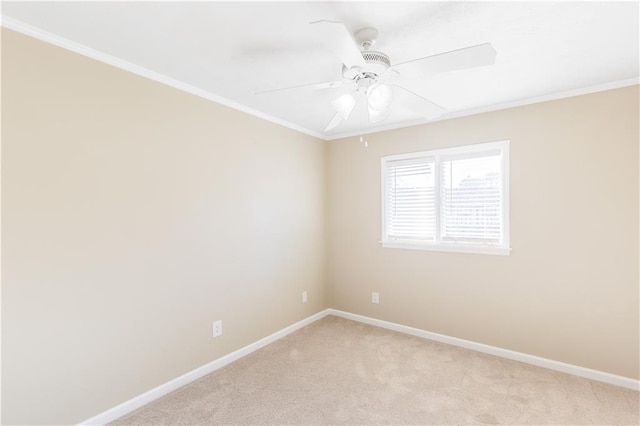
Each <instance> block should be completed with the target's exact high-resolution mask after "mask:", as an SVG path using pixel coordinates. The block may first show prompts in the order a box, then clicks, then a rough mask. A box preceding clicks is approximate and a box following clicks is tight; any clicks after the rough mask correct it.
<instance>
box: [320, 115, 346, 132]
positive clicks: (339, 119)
mask: <svg viewBox="0 0 640 426" xmlns="http://www.w3.org/2000/svg"><path fill="white" fill-rule="evenodd" d="M340 123H342V117H341V116H340V114H338V113H337V112H336V113H335V114H333V117H331V121H329V124H328V125H327V127H325V129H324V132H325V133H326V132H328V131H330V130H333V129H335V128H336V127H337V126H338V124H340Z"/></svg>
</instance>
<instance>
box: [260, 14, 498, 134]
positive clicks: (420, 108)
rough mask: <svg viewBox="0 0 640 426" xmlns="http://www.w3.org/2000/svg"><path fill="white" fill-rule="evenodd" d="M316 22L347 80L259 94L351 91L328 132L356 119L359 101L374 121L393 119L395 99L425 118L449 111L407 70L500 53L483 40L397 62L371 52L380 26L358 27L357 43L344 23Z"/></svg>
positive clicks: (337, 106)
mask: <svg viewBox="0 0 640 426" xmlns="http://www.w3.org/2000/svg"><path fill="white" fill-rule="evenodd" d="M310 24H311V25H312V26H313V28H314V29H316V30H317V31H318V32H319V34H320V35H321V36H322V37H323V38H324V39H325V40H326V42H327V45H328V46H329V47H330V49H331V50H332V51H333V53H334V54H335V55H336V56H337V57H338V58H339V59H340V61H342V64H343V65H342V76H343V79H342V80H340V81H330V82H323V83H312V84H303V85H298V86H291V87H284V88H279V89H272V90H265V91H262V92H257V93H256V94H265V93H273V92H278V91H283V90H291V89H301V88H306V89H313V90H319V89H335V88H345V89H351V90H350V91H349V92H348V93H346V94H343V95H341V96H339V97H337V98H335V99H334V100H332V101H331V105H332V106H333V109H334V110H335V114H334V115H333V117H332V118H331V120H330V121H329V124H328V125H327V127H326V128H325V129H324V131H325V132H329V131H331V130H333V129H335V128H336V127H337V126H338V125H339V124H340V123H342V122H343V121H346V120H348V119H349V117H352V116H353V114H352V113H353V110H354V108H355V107H356V105H357V104H360V105H361V106H362V108H363V109H365V110H366V111H367V118H368V120H369V122H371V123H379V122H382V121H384V120H385V119H387V117H389V115H390V114H391V105H392V103H393V102H394V100H395V101H396V102H401V103H402V105H403V106H404V107H405V108H408V109H410V110H411V111H413V112H415V113H416V114H418V115H420V116H422V117H425V118H435V117H437V116H439V115H441V114H442V113H443V112H444V111H446V110H445V109H444V108H443V107H442V106H440V105H438V104H436V103H435V102H432V101H430V100H428V99H427V98H425V97H423V96H421V95H419V94H418V93H415V92H413V91H411V90H409V89H408V88H407V87H406V86H405V85H404V84H403V81H402V74H403V73H408V72H413V73H414V74H415V73H417V74H419V75H420V77H428V76H430V75H433V74H436V73H441V72H447V71H454V70H460V69H465V68H473V67H479V66H485V65H492V64H493V63H494V62H495V57H496V51H495V50H494V49H493V47H492V46H491V44H490V43H483V44H478V45H475V46H470V47H465V48H462V49H458V50H452V51H449V52H444V53H439V54H437V55H432V56H427V57H423V58H418V59H413V60H410V61H406V62H402V63H399V64H393V65H392V64H391V60H390V59H389V56H388V55H387V54H385V53H383V52H378V51H373V50H370V48H371V46H373V45H374V43H375V42H376V39H377V37H378V30H376V29H375V28H371V27H366V28H362V29H360V30H358V31H356V33H355V34H354V36H355V42H356V43H357V44H356V43H354V39H353V38H352V37H351V34H350V33H349V30H347V28H346V26H345V25H344V24H343V23H341V22H335V21H315V22H310ZM358 45H359V46H360V48H361V49H362V50H360V49H359V48H358ZM394 98H397V99H394Z"/></svg>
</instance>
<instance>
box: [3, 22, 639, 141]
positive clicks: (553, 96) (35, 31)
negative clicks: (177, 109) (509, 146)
mask: <svg viewBox="0 0 640 426" xmlns="http://www.w3.org/2000/svg"><path fill="white" fill-rule="evenodd" d="M0 25H1V26H3V27H5V28H8V29H11V30H14V31H17V32H19V33H22V34H25V35H28V36H31V37H33V38H36V39H39V40H42V41H44V42H47V43H49V44H53V45H55V46H58V47H62V48H63V49H67V50H70V51H72V52H75V53H79V54H81V55H84V56H87V57H89V58H92V59H95V60H97V61H100V62H103V63H105V64H108V65H111V66H114V67H117V68H120V69H123V70H125V71H129V72H132V73H134V74H137V75H140V76H142V77H145V78H148V79H150V80H153V81H156V82H158V83H162V84H165V85H167V86H170V87H173V88H175V89H178V90H182V91H184V92H187V93H191V94H192V95H195V96H198V97H201V98H204V99H207V100H209V101H212V102H215V103H217V104H220V105H224V106H227V107H229V108H233V109H235V110H237V111H241V112H244V113H246V114H250V115H253V116H254V117H258V118H261V119H263V120H266V121H269V122H272V123H275V124H278V125H280V126H283V127H286V128H289V129H292V130H295V131H298V132H300V133H304V134H306V135H309V136H313V137H315V138H318V139H321V140H324V141H331V140H336V139H344V138H349V137H353V136H362V135H370V134H375V133H380V132H384V131H388V130H395V129H400V128H405V127H412V126H419V125H423V124H427V123H435V122H438V121H444V120H450V119H452V118H460V117H465V116H469V115H476V114H482V113H485V112H491V111H498V110H502V109H508V108H515V107H520V106H525V105H531V104H536V103H540V102H547V101H553V100H557V99H563V98H570V97H574V96H580V95H586V94H590V93H596V92H602V91H605V90H613V89H618V88H622V87H627V86H633V85H636V84H640V77H634V78H630V79H625V80H618V81H612V82H608V83H603V84H598V85H594V86H588V87H583V88H578V89H572V90H567V91H563V92H554V93H548V94H545V95H541V96H535V97H531V98H522V99H516V100H512V101H507V102H501V103H497V104H493V105H487V106H482V107H478V108H470V109H466V110H462V111H453V112H451V113H448V114H444V115H442V116H440V117H438V118H436V119H431V120H429V119H423V118H421V119H417V120H411V121H403V122H399V123H391V124H388V125H386V126H378V127H375V128H371V129H366V130H360V131H352V132H345V133H338V134H335V135H325V134H322V133H319V132H316V131H315V130H311V129H307V128H306V127H302V126H299V125H297V124H294V123H291V122H288V121H286V120H283V119H281V118H277V117H274V116H272V115H269V114H266V113H264V112H262V111H258V110H256V109H254V108H251V107H248V106H246V105H244V104H241V103H239V102H236V101H233V100H231V99H227V98H225V97H222V96H219V95H216V94H215V93H211V92H208V91H206V90H203V89H201V88H199V87H195V86H192V85H190V84H187V83H184V82H182V81H180V80H176V79H174V78H171V77H168V76H166V75H164V74H160V73H158V72H155V71H152V70H149V69H147V68H144V67H141V66H139V65H136V64H133V63H131V62H128V61H125V60H122V59H120V58H117V57H115V56H112V55H109V54H107V53H104V52H102V51H99V50H96V49H93V48H91V47H88V46H85V45H83V44H80V43H76V42H75V41H71V40H69V39H66V38H64V37H60V36H58V35H56V34H53V33H50V32H48V31H44V30H42V29H40V28H38V27H35V26H33V25H29V24H26V23H24V22H22V21H20V20H17V19H14V18H11V17H8V16H5V15H0Z"/></svg>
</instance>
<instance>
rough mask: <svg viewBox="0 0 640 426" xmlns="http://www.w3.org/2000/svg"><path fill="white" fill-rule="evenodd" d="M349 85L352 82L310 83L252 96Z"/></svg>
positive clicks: (266, 91)
mask: <svg viewBox="0 0 640 426" xmlns="http://www.w3.org/2000/svg"><path fill="white" fill-rule="evenodd" d="M350 84H354V83H353V81H351V80H348V81H326V82H323V83H311V84H299V85H297V86H289V87H281V88H278V89H269V90H262V91H260V92H254V93H253V94H254V95H264V94H265V93H272V92H280V91H285V90H295V89H310V90H320V89H337V88H340V87H346V86H348V85H350Z"/></svg>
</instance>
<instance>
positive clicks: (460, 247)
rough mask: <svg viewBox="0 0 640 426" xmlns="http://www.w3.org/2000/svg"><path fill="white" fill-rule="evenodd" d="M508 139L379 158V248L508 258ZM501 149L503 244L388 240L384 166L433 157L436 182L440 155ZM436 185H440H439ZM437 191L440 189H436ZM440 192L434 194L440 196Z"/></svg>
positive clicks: (437, 231)
mask: <svg viewBox="0 0 640 426" xmlns="http://www.w3.org/2000/svg"><path fill="white" fill-rule="evenodd" d="M509 142H510V141H509V140H504V141H495V142H487V143H479V144H473V145H465V146H457V147H453V148H442V149H434V150H429V151H420V152H412V153H407V154H395V155H388V156H386V157H382V158H381V159H380V165H381V167H380V180H381V185H380V187H381V207H382V208H381V212H382V230H381V235H382V240H381V241H379V243H380V244H381V245H382V247H387V248H402V249H412V250H431V251H444V252H457V253H478V254H494V255H509V254H510V253H511V247H510V241H511V240H510V235H509V228H510V224H509V216H510V215H509ZM492 148H494V149H496V148H497V149H501V150H502V170H503V173H502V180H501V181H500V184H501V186H502V189H503V191H502V196H503V200H502V201H503V202H502V209H501V214H502V223H503V228H504V229H503V233H504V234H503V243H502V244H484V243H477V244H474V243H469V242H464V243H452V242H446V241H444V242H443V241H438V242H435V243H430V242H409V241H393V240H388V239H387V232H386V231H387V223H386V221H387V214H386V204H385V202H386V192H385V191H386V182H385V170H386V163H387V162H388V161H394V160H406V159H411V158H419V157H425V156H434V157H435V158H436V161H435V163H436V175H435V178H436V179H437V180H438V181H439V179H440V176H439V168H440V156H441V155H448V154H463V153H467V152H476V151H479V150H490V149H492ZM438 185H439V183H438ZM438 188H439V186H438ZM439 192H440V191H436V193H439ZM436 209H437V211H438V214H439V211H440V200H439V199H438V200H437V203H436ZM436 235H437V236H438V240H439V235H440V226H436Z"/></svg>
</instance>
